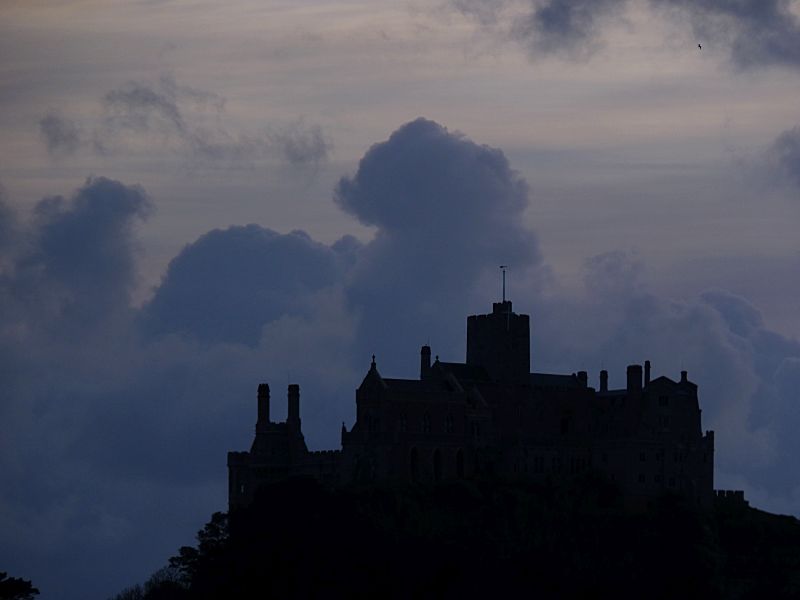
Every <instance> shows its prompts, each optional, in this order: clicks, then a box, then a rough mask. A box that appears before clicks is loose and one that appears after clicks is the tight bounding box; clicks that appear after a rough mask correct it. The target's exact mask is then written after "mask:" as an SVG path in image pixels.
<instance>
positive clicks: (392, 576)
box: [115, 480, 800, 600]
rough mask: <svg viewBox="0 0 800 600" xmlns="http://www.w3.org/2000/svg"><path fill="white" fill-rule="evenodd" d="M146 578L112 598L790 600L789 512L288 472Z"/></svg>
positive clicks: (795, 543) (798, 576) (591, 484)
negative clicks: (624, 503)
mask: <svg viewBox="0 0 800 600" xmlns="http://www.w3.org/2000/svg"><path fill="white" fill-rule="evenodd" d="M160 573H161V575H160V577H158V578H151V580H150V581H148V583H146V584H145V585H144V586H143V587H141V588H139V587H138V586H137V588H136V591H135V592H132V591H131V590H126V591H125V592H123V593H122V594H120V595H118V596H117V597H116V598H115V600H151V599H153V598H176V599H181V598H186V599H211V598H242V599H246V598H256V597H258V598H269V597H281V598H283V597H320V598H321V597H324V598H330V597H347V598H352V597H362V598H367V597H370V598H372V597H388V598H406V597H418V596H436V597H444V598H450V597H452V598H455V597H465V596H466V597H472V596H475V595H477V594H487V595H490V597H497V596H510V595H512V594H514V595H516V594H517V593H519V592H523V591H524V592H525V594H526V595H527V596H533V595H536V594H543V595H546V596H556V595H557V596H582V597H598V596H608V595H614V596H616V597H634V596H635V597H643V596H646V597H649V598H675V597H680V596H686V597H699V596H700V595H704V596H705V597H706V598H742V599H744V598H763V597H770V598H776V597H793V596H797V595H798V594H800V523H798V521H797V520H795V519H794V518H791V517H779V516H775V515H770V514H767V513H763V512H761V511H757V510H754V509H750V508H748V507H746V506H743V505H742V506H738V507H737V506H735V505H725V504H721V505H719V506H717V507H716V508H715V509H714V510H713V511H710V512H707V513H701V512H697V511H695V510H690V509H689V508H687V507H686V506H683V505H682V504H681V503H680V502H679V501H678V500H677V499H675V498H664V499H663V500H662V501H660V502H659V503H658V504H657V505H656V506H654V507H652V510H650V511H648V512H647V513H645V514H626V513H625V512H624V511H621V510H619V508H618V507H617V504H616V499H615V496H614V491H613V489H609V488H606V487H604V486H603V484H601V483H599V482H596V481H584V482H582V483H580V484H578V485H574V486H572V487H571V488H570V489H553V488H547V489H545V488H540V487H536V486H533V485H528V484H502V483H497V482H492V483H489V482H459V483H449V484H440V485H436V486H431V487H422V486H402V487H390V486H386V485H383V486H370V487H361V488H351V489H343V490H329V489H326V488H323V487H321V486H320V485H319V484H317V483H315V482H314V481H310V480H294V481H287V482H284V483H280V484H275V485H272V486H268V487H267V488H265V489H264V490H263V492H262V493H261V494H260V495H259V497H258V498H257V499H256V501H255V502H254V503H253V505H252V506H251V507H249V508H248V509H245V510H242V511H240V512H237V513H235V514H233V515H231V516H230V518H228V516H226V515H225V514H223V513H216V514H214V515H213V517H212V519H211V521H210V522H209V523H208V524H207V525H206V526H205V527H204V528H203V530H202V531H200V532H199V534H198V544H197V546H196V547H184V548H181V549H180V552H179V554H178V555H177V556H175V557H173V558H172V559H171V560H170V567H169V568H168V569H167V570H166V572H164V571H162V572H160ZM157 575H158V574H157ZM125 594H127V595H125ZM136 594H138V595H136Z"/></svg>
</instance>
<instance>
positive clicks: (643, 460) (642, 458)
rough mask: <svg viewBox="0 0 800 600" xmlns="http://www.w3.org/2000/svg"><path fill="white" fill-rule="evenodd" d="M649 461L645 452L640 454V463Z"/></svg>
mask: <svg viewBox="0 0 800 600" xmlns="http://www.w3.org/2000/svg"><path fill="white" fill-rule="evenodd" d="M646 460H647V455H646V454H645V453H644V452H639V462H645V461H646Z"/></svg>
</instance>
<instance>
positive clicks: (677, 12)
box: [451, 0, 800, 68]
mask: <svg viewBox="0 0 800 600" xmlns="http://www.w3.org/2000/svg"><path fill="white" fill-rule="evenodd" d="M629 4H630V3H629V2H628V1H627V0H529V1H528V2H525V3H518V2H514V1H512V0H505V1H503V0H498V1H497V2H493V3H491V4H490V7H489V8H485V9H484V8H479V7H478V6H476V5H475V4H474V3H472V2H469V1H467V2H465V1H464V0H452V2H451V5H452V6H453V7H454V8H455V9H456V10H458V11H459V12H461V13H462V14H465V15H467V16H470V17H472V18H475V19H476V20H477V21H478V22H479V23H480V24H481V25H482V26H483V27H486V26H491V27H490V29H491V31H492V32H493V33H494V34H499V35H501V36H504V37H507V38H510V39H513V40H515V41H517V42H520V43H522V44H523V45H524V46H525V47H526V48H527V49H528V52H529V54H530V56H531V57H532V58H540V57H543V56H546V55H550V54H555V55H560V56H565V57H568V58H577V59H586V58H588V57H589V56H591V55H592V54H593V53H595V52H596V51H597V49H598V48H600V47H601V46H602V42H603V34H604V27H605V26H606V25H607V24H608V23H609V22H610V20H609V19H608V17H610V16H616V15H619V14H622V13H623V11H625V9H626V8H627V7H628V6H629ZM648 5H649V7H650V8H651V9H652V10H653V11H654V12H655V16H658V17H662V18H666V19H676V20H677V22H679V23H680V24H681V25H682V26H685V27H688V28H689V29H691V31H692V32H693V34H694V35H695V36H696V37H697V38H698V40H705V41H708V42H712V41H713V42H714V43H715V44H717V45H721V46H724V47H725V48H727V49H728V51H729V53H730V59H731V61H732V63H733V64H734V65H735V66H737V67H739V68H755V67H762V66H771V65H777V66H789V67H797V66H800V21H799V20H798V18H797V17H796V16H795V14H794V13H793V12H792V9H791V1H790V0H741V1H737V2H731V1H729V0H649V2H648ZM501 7H510V8H511V9H512V10H509V11H508V13H509V14H510V15H512V16H511V24H510V26H506V27H505V28H503V27H497V26H496V22H497V15H498V14H499V13H500V12H501ZM520 7H523V8H520Z"/></svg>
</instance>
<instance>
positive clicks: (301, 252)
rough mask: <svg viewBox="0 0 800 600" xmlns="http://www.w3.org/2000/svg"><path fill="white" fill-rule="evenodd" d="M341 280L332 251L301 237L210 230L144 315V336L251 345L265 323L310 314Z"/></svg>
mask: <svg viewBox="0 0 800 600" xmlns="http://www.w3.org/2000/svg"><path fill="white" fill-rule="evenodd" d="M341 279H342V266H341V265H340V262H339V258H338V256H337V253H336V251H335V250H333V249H332V248H330V247H328V246H325V245H323V244H320V243H317V242H314V241H313V240H312V239H311V238H310V237H309V236H308V235H307V234H306V233H305V232H303V231H293V232H291V233H289V234H286V235H281V234H279V233H276V232H274V231H271V230H269V229H264V228H262V227H259V226H258V225H247V226H246V227H230V228H228V229H226V230H214V231H210V232H208V233H206V234H204V235H203V236H201V237H200V238H199V239H198V240H197V241H195V242H193V243H192V244H189V245H188V246H186V247H185V248H184V249H183V250H182V251H181V253H180V254H179V255H178V256H176V257H175V258H174V259H173V260H172V261H171V262H170V265H169V268H168V270H167V274H166V276H165V277H164V280H163V281H162V282H161V285H160V286H159V287H158V289H157V290H156V293H155V296H154V297H153V299H152V301H151V302H150V303H149V304H148V305H147V306H146V308H145V309H144V319H145V324H146V328H147V329H148V331H150V332H152V333H154V334H155V333H157V334H165V333H181V334H186V335H189V336H191V337H194V338H196V339H199V340H204V341H207V342H237V343H243V344H249V345H251V346H254V345H256V344H257V343H258V342H259V340H260V338H261V328H262V326H264V325H265V324H267V323H269V322H271V321H274V320H277V319H278V318H280V317H282V316H284V315H288V316H296V315H308V314H309V311H310V310H311V307H310V305H309V303H308V302H307V300H310V299H311V297H312V296H313V295H314V293H315V292H318V291H320V290H321V289H323V288H326V287H330V286H332V285H333V284H334V283H337V282H339V281H341Z"/></svg>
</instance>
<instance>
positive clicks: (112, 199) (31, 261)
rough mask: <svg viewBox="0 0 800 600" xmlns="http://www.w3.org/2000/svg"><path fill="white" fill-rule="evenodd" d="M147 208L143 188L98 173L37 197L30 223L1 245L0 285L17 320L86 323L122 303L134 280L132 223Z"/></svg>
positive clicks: (96, 320)
mask: <svg viewBox="0 0 800 600" xmlns="http://www.w3.org/2000/svg"><path fill="white" fill-rule="evenodd" d="M150 209H151V205H150V201H149V199H148V198H147V195H146V194H145V192H144V190H143V189H142V188H140V187H138V186H126V185H123V184H122V183H120V182H118V181H113V180H110V179H106V178H103V177H98V178H89V179H87V181H86V183H85V184H84V185H83V187H81V188H80V189H79V190H78V191H77V192H75V194H73V195H72V196H71V197H70V198H69V199H67V198H64V197H62V196H54V197H51V198H45V199H44V200H42V201H41V202H39V203H38V204H37V205H36V207H35V210H34V220H33V227H32V228H31V229H29V230H27V231H25V232H23V233H18V234H17V235H18V242H19V243H18V244H17V245H16V246H15V247H14V248H11V249H7V253H8V254H7V256H9V257H10V260H12V261H13V266H12V268H11V269H10V274H9V276H8V277H7V278H6V279H5V280H4V281H3V282H2V283H3V285H2V287H3V295H4V296H5V299H6V302H8V306H9V307H15V308H16V311H15V314H16V317H17V319H22V321H17V322H16V323H15V326H16V327H17V328H19V327H21V326H22V325H23V324H24V325H25V327H29V328H33V329H37V328H41V327H46V326H48V325H49V324H52V325H53V326H57V327H62V326H65V327H70V328H73V327H87V326H90V325H92V324H96V323H99V322H101V321H102V320H103V319H104V318H105V317H107V316H108V315H109V313H111V312H113V311H115V310H117V309H118V308H120V307H125V306H126V305H127V302H128V298H129V295H130V292H131V291H132V289H133V287H134V285H135V284H136V279H135V264H134V248H135V242H134V235H133V227H134V223H135V221H136V220H139V219H144V218H146V217H147V215H148V214H149V213H150Z"/></svg>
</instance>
